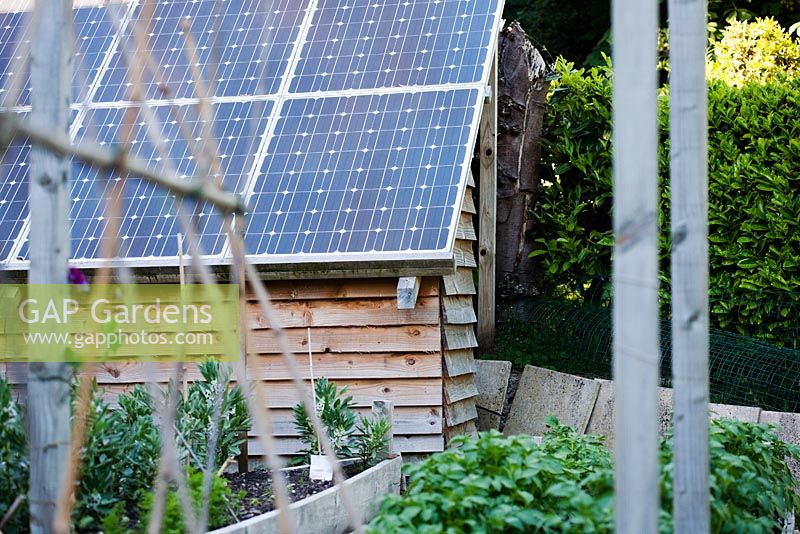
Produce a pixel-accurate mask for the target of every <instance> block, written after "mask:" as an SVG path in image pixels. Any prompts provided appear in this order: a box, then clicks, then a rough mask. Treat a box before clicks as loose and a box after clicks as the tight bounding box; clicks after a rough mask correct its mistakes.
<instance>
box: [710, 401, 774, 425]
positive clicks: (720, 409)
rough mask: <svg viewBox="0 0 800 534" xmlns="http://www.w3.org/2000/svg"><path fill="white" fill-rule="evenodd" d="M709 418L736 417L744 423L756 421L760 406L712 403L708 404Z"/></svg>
mask: <svg viewBox="0 0 800 534" xmlns="http://www.w3.org/2000/svg"><path fill="white" fill-rule="evenodd" d="M708 411H709V412H710V414H711V419H736V420H737V421H744V422H745V423H758V418H759V415H760V414H761V408H756V407H754V406H735V405H733V404H714V403H710V404H709V405H708Z"/></svg>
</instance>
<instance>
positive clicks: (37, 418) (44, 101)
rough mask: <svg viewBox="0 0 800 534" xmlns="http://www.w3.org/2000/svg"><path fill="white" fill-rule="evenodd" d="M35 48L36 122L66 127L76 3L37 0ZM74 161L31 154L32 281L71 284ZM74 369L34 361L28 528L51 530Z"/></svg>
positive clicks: (66, 448) (60, 129) (64, 131)
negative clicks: (71, 193) (69, 218)
mask: <svg viewBox="0 0 800 534" xmlns="http://www.w3.org/2000/svg"><path fill="white" fill-rule="evenodd" d="M35 10H36V13H35V16H34V17H33V20H34V21H36V27H35V28H34V39H33V47H32V50H31V89H32V92H31V104H32V109H31V123H33V124H34V125H36V126H38V127H41V128H46V129H47V130H48V131H51V132H60V133H61V134H63V135H65V136H66V135H67V133H68V123H69V105H70V96H71V91H72V2H71V0H36V6H35ZM69 172H70V165H69V159H68V158H65V157H63V156H59V155H55V154H53V153H51V152H49V151H47V150H46V149H44V148H41V147H37V146H35V145H34V146H33V148H32V149H31V154H30V168H29V180H30V186H29V190H30V210H31V223H30V224H31V230H30V258H31V266H30V273H29V279H28V281H29V283H30V284H63V283H66V279H67V269H68V263H67V262H68V260H69V220H68V213H69V211H68V207H69V204H68V202H69V193H70V191H69V187H70V185H69V184H70V181H69ZM70 378H71V373H70V368H69V366H68V365H67V364H66V363H63V362H48V363H44V362H39V363H31V365H30V370H29V373H28V407H27V410H28V425H29V426H28V440H29V447H30V490H29V492H28V498H29V505H30V527H31V532H33V533H44V532H52V531H53V529H54V525H53V520H54V518H55V511H56V500H57V498H58V494H59V489H60V484H61V480H62V477H63V476H64V473H63V469H64V467H65V466H66V465H67V455H68V454H69V448H70Z"/></svg>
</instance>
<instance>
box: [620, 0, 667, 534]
mask: <svg viewBox="0 0 800 534" xmlns="http://www.w3.org/2000/svg"><path fill="white" fill-rule="evenodd" d="M657 15H658V2H657V1H656V0H613V4H612V21H613V29H614V48H613V58H614V61H613V64H614V237H615V240H616V242H615V247H614V265H613V281H614V305H613V307H614V310H613V315H614V381H615V385H616V387H615V390H616V392H617V397H616V402H615V410H614V424H615V433H616V434H615V435H616V438H615V451H614V452H615V457H616V462H615V493H616V498H615V502H616V509H615V516H616V517H615V519H616V531H617V532H619V533H630V534H649V533H654V532H656V531H657V528H658V510H659V491H658V472H659V468H658V365H659V338H658V335H659V334H658V330H659V328H658V325H659V322H658V229H657V208H658V206H657V201H658V191H657V172H658V166H657V146H658V145H657V144H658V137H657V115H656V113H657V103H656V91H657V78H656V61H657V56H656V32H657V31H658V16H657Z"/></svg>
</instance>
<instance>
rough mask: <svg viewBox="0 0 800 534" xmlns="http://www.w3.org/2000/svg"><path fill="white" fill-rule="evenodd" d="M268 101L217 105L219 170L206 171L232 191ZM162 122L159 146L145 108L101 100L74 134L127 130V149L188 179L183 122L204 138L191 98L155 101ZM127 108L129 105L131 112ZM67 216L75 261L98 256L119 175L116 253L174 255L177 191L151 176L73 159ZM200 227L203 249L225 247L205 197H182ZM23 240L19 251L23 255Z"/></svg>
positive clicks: (241, 182) (111, 136)
mask: <svg viewBox="0 0 800 534" xmlns="http://www.w3.org/2000/svg"><path fill="white" fill-rule="evenodd" d="M271 109H272V103H271V102H269V101H255V102H234V103H226V104H218V105H217V106H215V109H214V111H215V115H214V119H213V133H214V137H213V143H214V145H215V146H216V147H217V153H218V155H219V167H220V168H219V171H218V172H217V173H216V174H212V175H211V176H210V178H211V179H213V180H217V181H219V182H220V183H221V185H222V186H223V187H224V188H225V189H227V190H230V191H236V192H239V193H244V186H245V182H246V178H247V176H248V175H249V173H250V170H251V166H252V162H253V155H254V154H253V153H254V151H255V150H256V149H257V147H258V144H259V143H258V139H259V137H260V136H261V135H263V134H262V132H263V131H264V127H265V125H264V121H265V120H266V118H267V117H268V116H269V113H270V112H271ZM154 111H155V114H156V117H157V119H158V122H159V123H160V124H161V125H162V128H161V130H160V132H159V136H158V137H159V141H160V143H161V144H162V148H161V149H160V150H159V149H157V148H156V146H155V145H154V144H153V142H152V141H151V139H149V136H148V130H147V122H146V121H145V120H144V118H143V115H142V114H139V113H137V112H136V111H135V110H132V108H99V109H93V110H92V111H91V112H90V113H88V114H87V117H86V118H85V119H84V123H83V125H82V126H81V128H80V130H79V132H78V134H77V136H76V141H78V142H80V141H81V140H83V139H84V138H90V139H92V140H94V141H96V142H99V143H100V144H101V145H105V146H115V145H119V144H120V143H121V141H122V139H124V138H125V136H126V135H129V136H130V140H131V148H130V153H131V154H135V155H136V156H138V157H139V158H142V159H143V160H144V161H146V162H148V163H149V164H150V165H152V166H153V167H157V168H158V167H161V168H164V165H165V163H166V162H174V163H175V164H176V166H175V169H174V170H175V171H176V172H177V174H178V176H180V177H182V178H184V179H192V178H193V177H194V176H195V175H196V174H197V173H198V172H199V170H200V166H199V165H198V162H197V161H196V160H195V157H194V156H193V155H192V151H191V149H190V147H189V144H188V142H187V141H186V140H185V138H184V137H183V134H182V132H181V131H180V125H179V122H178V120H179V119H180V121H182V122H183V124H184V126H185V128H186V129H187V130H188V133H189V137H190V139H192V140H193V142H195V143H197V144H200V143H203V142H204V137H203V129H204V127H203V125H204V123H203V121H201V120H200V117H199V116H198V114H197V110H196V106H194V105H181V106H169V105H167V106H160V107H156V108H154ZM131 112H132V113H131ZM72 177H73V178H72V191H71V207H70V219H71V221H72V230H71V236H72V243H71V252H72V257H73V258H74V259H75V260H78V262H80V261H81V260H91V259H97V258H99V257H101V247H100V241H101V237H102V232H103V228H104V226H105V225H106V224H108V220H107V217H108V213H107V212H106V211H105V206H106V202H105V199H106V198H110V196H111V194H112V191H113V188H114V186H115V184H118V183H122V184H123V190H122V194H121V214H120V215H121V217H120V219H119V221H117V223H118V224H119V226H120V229H119V241H118V243H119V255H120V256H121V257H129V258H141V259H148V258H149V259H152V258H169V257H172V258H177V255H178V249H177V238H176V236H177V234H178V233H179V232H181V229H180V226H179V224H178V221H177V218H176V203H177V201H176V200H175V198H174V197H173V196H172V195H170V194H168V193H167V192H166V191H165V190H163V189H160V188H158V187H156V186H154V185H152V184H150V183H149V182H146V181H144V180H141V179H138V178H135V177H132V178H127V179H125V180H124V181H123V179H122V178H121V177H120V176H119V175H116V174H110V175H107V176H103V175H101V174H100V173H99V172H98V171H97V170H96V169H93V168H91V167H88V166H85V165H83V164H81V163H73V167H72ZM185 209H186V211H187V213H188V214H190V215H192V217H193V219H194V220H195V222H196V224H197V228H198V231H199V233H200V235H201V240H200V242H201V248H202V250H203V252H204V253H205V254H206V255H208V256H219V255H220V254H221V253H222V252H223V249H224V247H225V243H226V242H225V232H224V227H223V224H222V220H221V218H220V217H219V215H218V214H217V213H216V212H215V211H214V210H213V209H212V207H211V206H208V205H197V206H195V205H193V204H192V205H188V204H187V205H186V206H185ZM27 252H28V248H27V245H24V246H23V247H22V249H21V251H20V256H21V257H22V259H28V256H27Z"/></svg>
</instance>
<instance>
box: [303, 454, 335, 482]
mask: <svg viewBox="0 0 800 534" xmlns="http://www.w3.org/2000/svg"><path fill="white" fill-rule="evenodd" d="M308 476H309V477H310V478H311V480H325V481H330V480H333V467H332V466H331V463H330V462H329V461H328V457H327V456H324V455H319V454H312V455H311V469H310V470H309V475H308Z"/></svg>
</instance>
